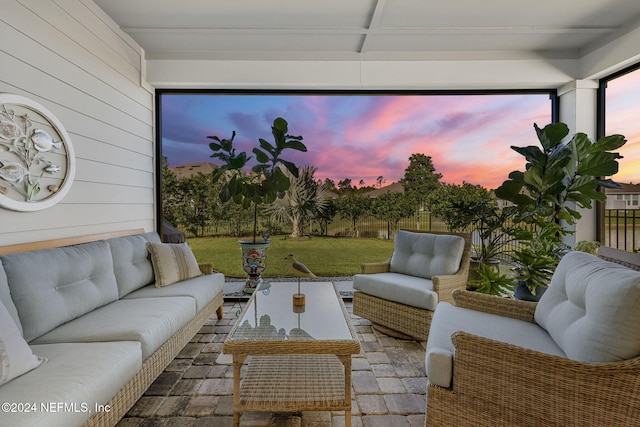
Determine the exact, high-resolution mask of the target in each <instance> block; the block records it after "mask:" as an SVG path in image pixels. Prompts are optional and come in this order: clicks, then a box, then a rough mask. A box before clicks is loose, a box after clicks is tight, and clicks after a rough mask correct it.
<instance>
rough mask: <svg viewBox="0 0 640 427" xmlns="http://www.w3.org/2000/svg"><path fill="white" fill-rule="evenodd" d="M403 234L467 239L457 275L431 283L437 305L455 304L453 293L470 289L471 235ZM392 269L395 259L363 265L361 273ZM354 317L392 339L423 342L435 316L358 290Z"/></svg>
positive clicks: (383, 271) (441, 233) (431, 312)
mask: <svg viewBox="0 0 640 427" xmlns="http://www.w3.org/2000/svg"><path fill="white" fill-rule="evenodd" d="M402 231H408V232H410V233H427V234H434V235H441V236H459V237H462V238H463V239H464V249H463V252H462V256H461V259H460V266H459V269H458V270H457V272H455V273H454V274H450V275H441V276H433V277H431V279H430V281H431V282H432V286H433V291H434V292H435V293H436V294H437V301H448V302H453V299H452V292H453V291H454V290H455V289H465V288H466V285H467V279H468V277H469V265H470V256H471V235H470V234H469V233H451V232H438V231H415V230H402ZM390 266H391V259H389V260H387V261H384V262H379V263H365V264H362V265H361V272H362V274H377V273H388V272H389V271H390ZM357 280H358V278H357V277H356V278H354V287H356V286H357V284H356V283H357ZM430 286H431V285H430ZM437 301H436V303H437ZM353 313H354V314H355V315H357V316H360V317H364V318H365V319H368V320H370V321H371V322H372V323H373V324H374V326H375V327H377V328H378V329H380V330H382V331H383V332H385V333H387V334H389V335H393V336H397V337H400V338H415V339H418V340H423V341H424V340H426V339H427V337H428V335H429V326H430V324H431V318H432V316H433V310H428V309H424V308H420V307H415V306H412V305H408V304H404V303H399V302H396V301H392V300H390V299H386V298H381V297H378V296H374V295H370V294H368V293H366V292H361V291H358V290H357V289H354V295H353Z"/></svg>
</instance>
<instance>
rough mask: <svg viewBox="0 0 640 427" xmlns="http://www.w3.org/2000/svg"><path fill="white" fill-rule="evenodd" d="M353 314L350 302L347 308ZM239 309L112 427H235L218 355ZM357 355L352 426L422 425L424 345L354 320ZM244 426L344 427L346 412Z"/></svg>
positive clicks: (204, 333)
mask: <svg viewBox="0 0 640 427" xmlns="http://www.w3.org/2000/svg"><path fill="white" fill-rule="evenodd" d="M346 305H347V309H348V310H349V312H350V313H351V309H352V305H351V303H346ZM240 309H241V307H240V304H239V303H225V305H224V312H225V313H224V318H223V319H221V320H217V319H216V317H215V316H213V317H212V318H211V319H209V321H208V322H207V323H206V324H205V325H204V326H203V327H202V329H200V331H199V332H198V334H196V335H195V336H194V337H193V339H192V340H191V342H190V343H189V344H187V345H186V346H185V348H184V349H183V350H182V351H181V352H180V354H179V355H178V356H177V357H176V358H175V359H174V360H173V362H171V364H170V365H169V366H168V367H167V368H166V369H165V371H164V372H163V373H162V374H161V375H160V376H159V377H158V379H157V380H156V381H155V382H154V383H153V384H152V385H151V387H149V389H148V390H147V391H146V393H145V394H144V395H143V396H142V397H141V398H140V399H139V400H138V402H137V403H136V404H135V405H134V406H133V407H132V408H131V410H130V411H129V412H128V413H127V415H126V416H125V418H123V419H122V420H121V421H120V422H119V423H118V425H117V427H205V426H232V425H233V410H232V403H233V367H232V366H231V356H229V355H225V354H223V353H222V343H223V342H224V340H225V338H226V337H227V334H228V333H229V331H230V329H231V326H232V325H233V323H234V322H235V320H236V319H237V316H238V314H239V311H240ZM351 318H352V321H353V324H354V325H355V328H356V331H357V332H358V335H359V339H360V345H361V352H360V354H356V355H354V356H353V363H352V412H351V413H352V420H351V421H352V425H353V427H360V426H362V427H387V426H389V427H396V426H420V427H422V426H424V423H425V406H426V405H425V395H426V387H427V379H426V375H425V370H424V352H425V343H424V342H418V341H408V340H400V339H396V338H392V337H389V336H387V335H384V334H382V333H381V332H379V331H377V330H375V329H373V328H372V327H371V324H370V322H369V321H367V320H366V319H363V318H360V317H358V316H355V315H353V314H352V315H351ZM240 425H241V426H247V427H248V426H251V427H267V426H268V427H311V426H313V427H324V426H326V427H329V426H336V427H337V426H344V412H328V411H327V412H298V413H284V414H283V413H261V412H245V413H243V415H242V418H241V421H240Z"/></svg>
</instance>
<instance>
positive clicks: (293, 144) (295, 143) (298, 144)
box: [284, 141, 307, 153]
mask: <svg viewBox="0 0 640 427" xmlns="http://www.w3.org/2000/svg"><path fill="white" fill-rule="evenodd" d="M284 148H291V149H293V150H298V151H302V152H304V153H306V152H307V146H306V145H304V144H303V143H302V142H299V141H287V143H286V144H285V146H284Z"/></svg>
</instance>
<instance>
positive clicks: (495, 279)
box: [467, 264, 515, 296]
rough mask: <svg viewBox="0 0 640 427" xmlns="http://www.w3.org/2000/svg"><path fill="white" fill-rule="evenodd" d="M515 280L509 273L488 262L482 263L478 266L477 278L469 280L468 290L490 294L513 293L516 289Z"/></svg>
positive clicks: (502, 294)
mask: <svg viewBox="0 0 640 427" xmlns="http://www.w3.org/2000/svg"><path fill="white" fill-rule="evenodd" d="M514 284H515V282H514V280H513V278H512V277H509V276H508V275H507V274H503V273H500V270H499V269H495V268H493V267H492V266H490V265H488V264H480V265H479V266H477V267H476V275H475V278H473V279H471V280H469V284H468V286H467V290H470V291H475V292H480V293H483V294H489V295H499V296H506V295H511V294H512V293H513V289H514Z"/></svg>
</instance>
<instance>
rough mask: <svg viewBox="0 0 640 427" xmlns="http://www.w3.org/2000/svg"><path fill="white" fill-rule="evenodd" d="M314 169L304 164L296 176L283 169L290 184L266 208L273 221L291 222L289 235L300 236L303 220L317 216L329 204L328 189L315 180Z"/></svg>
mask: <svg viewBox="0 0 640 427" xmlns="http://www.w3.org/2000/svg"><path fill="white" fill-rule="evenodd" d="M315 171H316V168H315V167H314V166H305V167H303V168H301V169H300V171H299V174H298V176H297V177H296V176H294V175H293V174H291V173H290V172H289V171H286V170H285V175H287V176H288V178H289V180H290V182H291V186H290V187H289V189H288V190H287V191H285V192H284V195H283V196H282V197H281V198H279V199H276V201H275V202H274V203H273V204H271V205H270V206H268V207H267V208H266V212H267V213H268V214H270V215H271V217H272V218H273V219H274V220H275V221H280V222H290V223H291V225H292V231H291V237H300V236H302V234H303V231H302V230H303V224H304V222H305V221H308V220H310V219H312V218H315V217H317V216H319V215H320V214H321V213H322V212H323V211H324V210H325V209H326V208H327V206H328V204H329V200H330V197H329V191H328V190H327V189H326V188H325V187H324V185H322V184H318V182H317V181H316V180H315V178H314V176H313V175H314V173H315Z"/></svg>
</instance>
